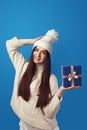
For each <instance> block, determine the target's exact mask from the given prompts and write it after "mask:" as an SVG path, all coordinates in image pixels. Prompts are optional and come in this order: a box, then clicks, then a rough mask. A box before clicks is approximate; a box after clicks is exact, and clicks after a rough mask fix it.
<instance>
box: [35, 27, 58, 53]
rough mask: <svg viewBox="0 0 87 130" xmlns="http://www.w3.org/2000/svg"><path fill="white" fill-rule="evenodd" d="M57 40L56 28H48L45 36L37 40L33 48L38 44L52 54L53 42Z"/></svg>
mask: <svg viewBox="0 0 87 130" xmlns="http://www.w3.org/2000/svg"><path fill="white" fill-rule="evenodd" d="M57 40H58V33H57V32H56V31H55V30H54V29H52V30H48V31H47V33H46V35H45V36H44V37H43V38H41V39H40V40H38V41H36V42H35V44H34V45H33V48H34V47H36V46H40V47H43V48H45V49H46V50H47V51H48V52H49V53H50V54H51V52H52V43H54V42H55V41H57Z"/></svg>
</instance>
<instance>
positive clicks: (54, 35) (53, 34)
mask: <svg viewBox="0 0 87 130" xmlns="http://www.w3.org/2000/svg"><path fill="white" fill-rule="evenodd" d="M46 36H49V37H50V38H51V40H52V43H53V42H55V41H57V40H58V32H56V31H55V30H54V29H52V30H48V32H47V33H46Z"/></svg>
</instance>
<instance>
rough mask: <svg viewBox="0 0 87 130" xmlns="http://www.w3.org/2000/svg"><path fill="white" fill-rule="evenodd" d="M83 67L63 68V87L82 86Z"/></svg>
mask: <svg viewBox="0 0 87 130" xmlns="http://www.w3.org/2000/svg"><path fill="white" fill-rule="evenodd" d="M81 76H82V73H81V66H80V65H78V66H62V85H63V86H64V87H69V86H73V85H75V86H81V84H82V83H81V80H82V78H81Z"/></svg>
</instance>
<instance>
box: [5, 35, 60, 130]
mask: <svg viewBox="0 0 87 130" xmlns="http://www.w3.org/2000/svg"><path fill="white" fill-rule="evenodd" d="M21 46H23V43H22V42H21V41H20V39H17V38H16V37H14V38H12V39H11V40H7V41H6V47H7V51H8V53H9V57H10V59H11V61H12V63H13V65H14V68H15V72H16V73H15V80H14V89H13V93H12V98H11V107H12V109H13V111H14V112H15V113H16V115H17V116H18V117H19V118H20V119H21V120H23V121H24V122H25V123H27V124H28V125H30V126H33V127H35V128H38V129H44V130H53V129H54V128H55V127H56V126H57V125H58V124H57V121H56V113H57V111H58V110H59V107H60V100H59V99H58V97H57V95H56V93H57V91H58V82H57V78H56V76H55V75H54V74H51V75H50V81H49V83H50V89H51V93H52V100H51V102H50V103H49V104H48V105H47V106H46V107H44V109H43V111H44V113H43V112H42V110H41V109H40V108H37V107H36V103H37V100H38V96H37V90H38V86H39V84H40V78H41V74H42V70H43V66H42V65H41V66H38V67H37V75H36V78H35V77H34V80H33V81H32V83H31V85H30V91H31V98H30V100H29V101H27V102H26V101H25V100H24V99H23V98H22V97H21V96H17V92H18V85H19V81H20V79H21V77H22V75H23V73H24V72H25V70H26V68H27V66H28V64H29V62H27V61H26V60H25V59H24V57H23V56H22V54H21V53H19V52H18V48H19V47H21Z"/></svg>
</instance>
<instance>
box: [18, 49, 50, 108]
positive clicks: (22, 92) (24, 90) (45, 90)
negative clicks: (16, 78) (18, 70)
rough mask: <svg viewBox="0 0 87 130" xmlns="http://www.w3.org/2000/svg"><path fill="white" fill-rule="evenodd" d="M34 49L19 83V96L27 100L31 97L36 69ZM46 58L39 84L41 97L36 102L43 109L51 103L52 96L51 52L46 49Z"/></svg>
mask: <svg viewBox="0 0 87 130" xmlns="http://www.w3.org/2000/svg"><path fill="white" fill-rule="evenodd" d="M34 50H35V48H34V49H33V51H32V54H31V57H30V62H29V65H28V67H27V69H26V71H25V73H24V74H23V76H22V79H21V81H20V83H19V88H18V96H21V97H22V98H23V99H24V100H25V101H28V100H29V99H30V97H31V93H30V84H31V82H32V79H33V76H34V74H35V71H36V64H35V63H34V62H33V52H34ZM46 53H47V54H46V58H45V62H44V69H43V72H42V77H41V84H40V86H39V95H38V96H39V97H38V101H37V104H36V107H40V108H41V109H42V108H43V107H44V106H46V105H47V104H48V103H49V100H50V99H49V96H51V91H50V85H49V78H50V54H49V52H48V51H46Z"/></svg>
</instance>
